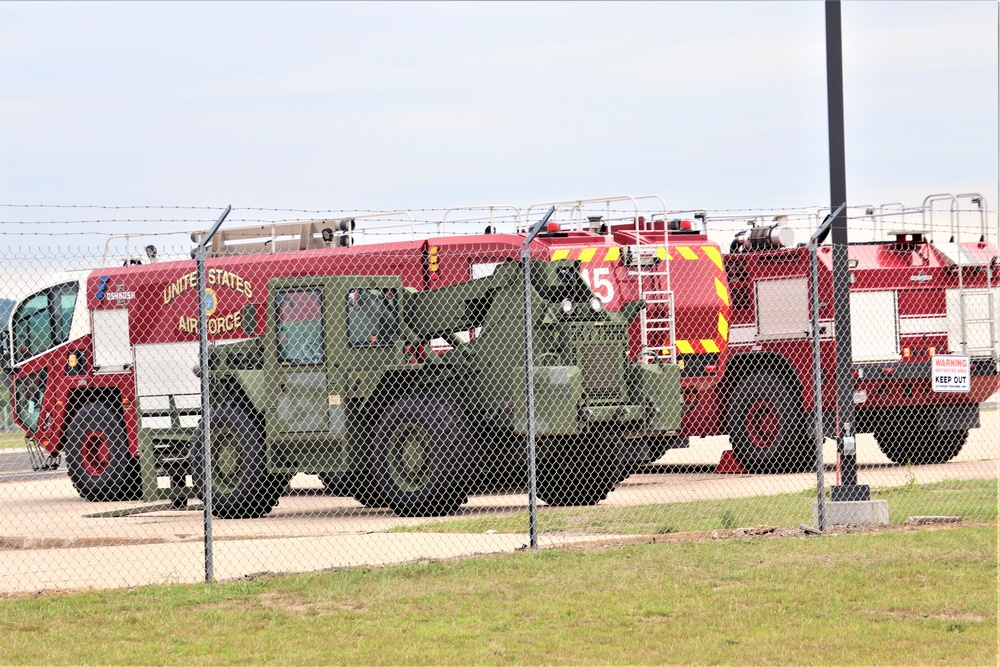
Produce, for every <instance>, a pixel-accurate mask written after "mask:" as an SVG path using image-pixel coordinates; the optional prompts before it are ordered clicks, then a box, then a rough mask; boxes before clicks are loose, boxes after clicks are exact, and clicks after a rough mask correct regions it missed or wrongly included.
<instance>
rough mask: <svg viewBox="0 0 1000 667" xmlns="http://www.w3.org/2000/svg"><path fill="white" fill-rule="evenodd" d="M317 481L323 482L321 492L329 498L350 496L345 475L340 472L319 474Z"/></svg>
mask: <svg viewBox="0 0 1000 667" xmlns="http://www.w3.org/2000/svg"><path fill="white" fill-rule="evenodd" d="M317 476H318V477H319V481H321V482H323V490H324V491H326V492H327V493H328V494H330V495H331V496H349V495H351V490H350V485H349V484H348V483H347V474H346V473H342V472H321V473H319V475H317Z"/></svg>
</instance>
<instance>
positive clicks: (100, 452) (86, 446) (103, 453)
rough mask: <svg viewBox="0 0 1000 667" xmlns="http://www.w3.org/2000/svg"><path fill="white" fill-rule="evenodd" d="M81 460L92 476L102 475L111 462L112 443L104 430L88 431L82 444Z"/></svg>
mask: <svg viewBox="0 0 1000 667" xmlns="http://www.w3.org/2000/svg"><path fill="white" fill-rule="evenodd" d="M80 462H81V463H82V464H83V469H84V470H86V471H87V474H88V475H90V476H91V477H100V476H101V475H103V474H104V471H105V470H107V469H108V464H110V463H111V445H110V443H108V436H106V435H105V434H104V431H100V430H97V429H94V430H91V431H87V433H86V434H84V436H83V443H82V444H81V445H80Z"/></svg>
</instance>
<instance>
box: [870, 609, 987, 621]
mask: <svg viewBox="0 0 1000 667" xmlns="http://www.w3.org/2000/svg"><path fill="white" fill-rule="evenodd" d="M875 614H876V615H878V616H884V617H888V618H892V619H896V620H900V621H915V620H921V619H923V620H934V621H970V622H977V621H988V620H990V619H989V618H988V617H986V616H983V615H981V614H973V613H971V612H967V611H953V610H944V611H940V610H939V611H934V612H926V611H916V610H913V609H894V610H891V611H881V612H875Z"/></svg>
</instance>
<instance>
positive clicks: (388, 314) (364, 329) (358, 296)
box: [347, 289, 399, 347]
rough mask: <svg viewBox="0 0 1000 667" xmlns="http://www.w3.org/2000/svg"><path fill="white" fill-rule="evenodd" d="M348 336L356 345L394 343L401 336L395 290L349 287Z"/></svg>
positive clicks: (367, 345)
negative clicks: (350, 288)
mask: <svg viewBox="0 0 1000 667" xmlns="http://www.w3.org/2000/svg"><path fill="white" fill-rule="evenodd" d="M347 337H348V340H350V343H351V345H353V346H354V347H386V346H389V345H393V344H394V343H395V342H396V339H397V338H399V311H398V309H397V304H396V292H395V290H391V289H352V290H350V291H348V292H347Z"/></svg>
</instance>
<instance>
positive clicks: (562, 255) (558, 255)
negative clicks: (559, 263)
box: [552, 248, 569, 261]
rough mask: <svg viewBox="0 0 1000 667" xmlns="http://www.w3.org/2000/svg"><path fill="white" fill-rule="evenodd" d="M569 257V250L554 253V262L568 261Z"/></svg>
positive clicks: (563, 249) (554, 251) (564, 249)
mask: <svg viewBox="0 0 1000 667" xmlns="http://www.w3.org/2000/svg"><path fill="white" fill-rule="evenodd" d="M567 257H569V250H568V249H566V248H562V249H560V250H553V251H552V261H556V260H559V259H566V258H567Z"/></svg>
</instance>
